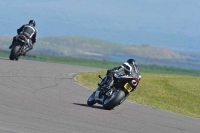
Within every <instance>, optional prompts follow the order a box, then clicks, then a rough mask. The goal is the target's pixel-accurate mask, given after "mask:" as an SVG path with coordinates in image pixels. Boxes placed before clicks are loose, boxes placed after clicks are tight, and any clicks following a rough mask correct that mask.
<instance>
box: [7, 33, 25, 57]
mask: <svg viewBox="0 0 200 133" xmlns="http://www.w3.org/2000/svg"><path fill="white" fill-rule="evenodd" d="M27 44H28V39H27V37H26V36H25V35H18V36H17V37H16V41H15V42H14V46H13V48H12V49H11V52H10V57H9V58H10V60H18V59H19V57H20V56H21V55H23V54H24V53H25V45H27Z"/></svg>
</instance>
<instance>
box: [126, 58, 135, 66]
mask: <svg viewBox="0 0 200 133" xmlns="http://www.w3.org/2000/svg"><path fill="white" fill-rule="evenodd" d="M126 62H127V63H129V64H130V65H132V66H134V65H135V64H136V62H135V60H134V59H128V60H127V61H126Z"/></svg>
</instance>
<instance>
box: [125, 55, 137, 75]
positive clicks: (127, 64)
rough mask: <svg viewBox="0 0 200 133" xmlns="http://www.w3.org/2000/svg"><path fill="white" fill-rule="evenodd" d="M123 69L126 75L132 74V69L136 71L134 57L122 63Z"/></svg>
mask: <svg viewBox="0 0 200 133" xmlns="http://www.w3.org/2000/svg"><path fill="white" fill-rule="evenodd" d="M123 66H124V68H125V69H124V71H125V73H126V74H127V75H130V74H133V71H136V66H137V64H136V62H135V60H134V59H128V60H127V61H126V62H125V63H124V64H123Z"/></svg>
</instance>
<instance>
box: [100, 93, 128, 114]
mask: <svg viewBox="0 0 200 133" xmlns="http://www.w3.org/2000/svg"><path fill="white" fill-rule="evenodd" d="M124 100H125V92H124V91H122V90H117V91H115V92H114V93H113V94H112V96H110V97H108V98H107V99H106V100H105V101H104V104H103V108H104V109H106V110H111V109H113V108H114V107H115V106H117V105H119V104H121V103H122V102H123V101H124Z"/></svg>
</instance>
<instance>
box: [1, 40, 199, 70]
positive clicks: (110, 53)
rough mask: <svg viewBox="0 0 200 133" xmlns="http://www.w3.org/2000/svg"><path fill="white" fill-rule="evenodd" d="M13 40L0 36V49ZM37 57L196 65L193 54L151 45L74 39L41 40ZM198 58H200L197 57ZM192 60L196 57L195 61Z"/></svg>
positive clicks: (38, 43) (37, 44) (38, 44)
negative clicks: (43, 55)
mask: <svg viewBox="0 0 200 133" xmlns="http://www.w3.org/2000/svg"><path fill="white" fill-rule="evenodd" d="M11 41H12V37H4V36H1V37H0V49H3V50H8V46H9V45H10V43H11ZM31 52H34V53H40V54H46V53H48V54H51V55H59V56H73V57H85V58H93V59H102V60H112V61H124V60H125V59H127V58H135V59H136V60H137V61H138V62H139V63H147V64H159V65H171V66H180V65H182V66H187V65H189V67H191V66H199V64H198V60H196V59H197V57H195V56H194V55H192V54H191V53H190V54H186V53H184V52H183V53H180V52H175V51H172V50H168V49H166V48H161V47H155V46H152V45H139V44H132V45H121V44H117V43H112V42H108V41H104V40H98V39H93V38H86V37H77V36H62V37H45V38H40V39H38V41H37V42H36V44H35V45H34V49H33V50H32V51H31ZM197 56H198V57H199V55H197ZM194 57H195V58H194Z"/></svg>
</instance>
